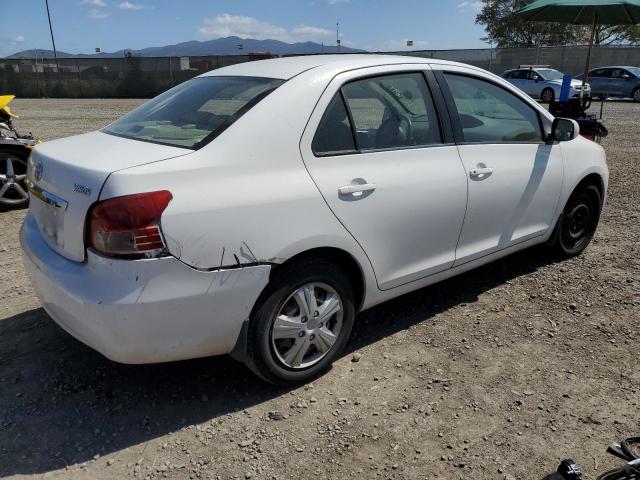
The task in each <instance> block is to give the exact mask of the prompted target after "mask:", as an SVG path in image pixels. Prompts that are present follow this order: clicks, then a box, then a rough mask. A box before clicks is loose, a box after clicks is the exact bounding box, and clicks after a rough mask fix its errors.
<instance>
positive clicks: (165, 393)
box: [0, 248, 550, 477]
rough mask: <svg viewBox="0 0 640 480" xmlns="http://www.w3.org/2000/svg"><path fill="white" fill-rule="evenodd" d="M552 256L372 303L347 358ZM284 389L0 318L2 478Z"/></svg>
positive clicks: (244, 373)
mask: <svg viewBox="0 0 640 480" xmlns="http://www.w3.org/2000/svg"><path fill="white" fill-rule="evenodd" d="M548 263H550V260H549V253H548V252H546V251H544V250H541V249H540V248H534V249H530V250H527V251H525V252H521V253H518V254H515V255H512V256H510V257H508V258H506V259H503V260H500V261H497V262H495V263H493V264H490V265H487V266H485V267H482V268H479V269H477V270H474V271H472V272H469V273H466V274H463V275H461V276H458V277H456V278H453V279H450V280H447V281H445V282H442V283H440V284H437V285H434V286H431V287H427V288H424V289H421V290H419V291H417V292H413V293H410V294H408V295H404V296H403V297H400V298H397V299H395V300H392V301H390V302H387V303H385V304H383V305H380V306H378V307H375V308H373V309H371V310H368V311H366V312H364V313H362V314H361V315H360V316H359V317H358V320H357V322H356V326H355V328H354V331H353V335H352V339H351V341H350V343H349V345H348V347H347V352H346V353H345V355H350V354H351V352H353V351H355V350H357V349H359V348H362V347H363V346H366V345H370V344H372V343H374V342H377V341H378V340H380V339H384V338H386V337H388V336H390V335H393V334H394V333H396V332H399V331H402V330H405V329H407V328H409V327H411V326H413V325H415V324H418V323H420V322H423V321H425V320H428V319H430V318H432V317H433V316H435V315H436V314H438V313H440V312H442V311H445V310H447V309H449V308H451V307H452V306H454V305H459V304H462V303H471V302H474V301H476V300H477V297H478V295H480V294H482V293H483V292H486V291H487V290H490V289H492V288H494V287H495V286H497V285H500V284H502V283H504V282H506V281H508V280H510V279H513V278H515V277H518V276H520V275H524V274H527V273H530V272H533V271H535V270H537V269H538V268H540V267H542V266H544V265H547V264H548ZM176 321H179V319H176ZM329 375H330V373H329ZM288 391H289V389H288V388H286V387H274V386H271V385H267V384H265V383H263V382H262V381H260V380H258V379H257V378H256V377H254V376H253V375H252V374H251V373H250V372H249V370H247V369H246V368H245V367H244V366H243V365H241V364H239V363H237V362H235V361H233V360H232V359H230V358H228V357H217V358H206V359H199V360H191V361H184V362H175V363H170V364H163V365H143V366H131V365H120V364H116V363H113V362H111V361H109V360H107V359H106V358H104V357H103V356H101V355H100V354H98V353H96V352H94V351H93V350H91V349H89V348H88V347H86V346H84V345H83V344H81V343H80V342H78V341H76V340H75V339H73V338H72V337H71V336H69V335H67V334H66V333H65V332H63V331H62V330H61V329H60V328H59V327H57V326H56V325H55V324H54V323H53V322H52V321H51V320H49V318H48V317H47V315H46V313H45V312H44V310H42V309H35V310H31V311H28V312H25V313H22V314H19V315H15V316H13V317H10V318H7V319H5V320H2V321H0V477H3V476H7V475H14V474H34V473H44V472H48V471H51V470H56V469H60V468H64V467H65V466H67V465H74V464H78V463H82V462H85V461H87V460H91V459H93V458H95V456H96V455H100V456H102V455H105V454H109V453H112V452H115V451H119V450H122V449H125V448H128V447H134V446H136V445H140V444H143V443H144V442H146V441H148V440H152V439H154V438H157V437H160V436H162V435H166V434H169V433H171V432H174V431H176V430H179V429H180V428H182V427H185V426H189V425H195V424H200V423H203V422H206V421H210V420H214V419H216V418H218V417H222V416H224V415H226V414H228V413H232V412H236V411H239V410H244V409H246V408H249V407H252V406H254V405H258V404H261V403H263V402H266V401H269V400H271V399H273V398H275V397H277V396H279V395H282V394H284V393H287V392H288ZM143 449H144V445H140V450H141V451H142V450H143Z"/></svg>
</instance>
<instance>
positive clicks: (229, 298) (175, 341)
mask: <svg viewBox="0 0 640 480" xmlns="http://www.w3.org/2000/svg"><path fill="white" fill-rule="evenodd" d="M20 240H21V244H22V250H23V258H24V263H25V267H26V270H27V273H28V274H29V277H30V278H31V282H32V284H33V287H34V289H35V292H36V294H37V295H38V298H39V299H40V301H41V302H42V305H43V306H44V308H45V310H46V311H47V313H48V314H49V315H50V316H51V317H52V318H53V319H54V320H55V321H56V323H58V324H59V325H60V326H61V327H62V328H64V329H65V330H66V331H67V332H69V333H70V334H71V335H73V336H74V337H76V338H77V339H79V340H80V341H82V342H83V343H85V344H87V345H89V346H90V347H92V348H94V349H95V350H98V351H99V352H101V353H102V354H103V355H105V356H106V357H108V358H110V359H112V360H114V361H117V362H121V363H158V362H168V361H174V360H183V359H187V358H195V357H202V356H209V355H219V354H225V353H229V352H231V351H232V350H233V348H234V345H235V343H236V341H237V339H238V336H239V334H240V331H241V328H242V324H243V322H244V321H245V320H246V319H247V318H248V317H249V314H250V312H251V309H252V308H253V305H254V303H255V301H256V299H257V298H258V296H259V295H260V293H261V292H262V290H263V288H264V287H265V286H266V284H267V282H268V279H269V271H270V268H271V267H270V266H268V265H259V266H252V267H244V268H236V269H229V270H216V271H212V272H202V271H198V270H194V269H192V268H191V267H188V266H187V265H185V264H183V263H182V262H180V261H179V260H177V259H176V258H174V257H165V258H158V259H149V260H117V259H110V258H104V257H101V256H99V255H96V254H94V253H92V252H89V253H88V255H87V262H86V263H77V262H74V261H71V260H68V259H66V258H64V257H62V256H61V255H59V254H58V253H56V252H54V251H53V250H52V249H51V248H50V247H49V246H48V245H47V244H46V243H45V241H44V239H43V237H42V236H41V234H40V232H39V230H38V227H37V226H36V224H35V221H34V220H33V218H32V217H31V216H30V215H28V216H27V217H26V219H25V222H24V224H23V226H22V230H21V232H20Z"/></svg>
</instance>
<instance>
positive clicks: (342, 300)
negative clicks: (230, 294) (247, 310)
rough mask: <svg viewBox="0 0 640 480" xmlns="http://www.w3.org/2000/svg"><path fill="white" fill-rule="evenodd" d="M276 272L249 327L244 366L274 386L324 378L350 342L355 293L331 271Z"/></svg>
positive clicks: (304, 265)
mask: <svg viewBox="0 0 640 480" xmlns="http://www.w3.org/2000/svg"><path fill="white" fill-rule="evenodd" d="M281 268H282V270H279V271H276V272H275V274H274V278H273V279H272V281H271V283H270V285H269V286H268V287H267V290H266V291H265V292H264V293H263V295H262V296H261V298H260V300H259V301H258V304H257V305H256V308H255V309H254V312H253V314H252V317H251V322H250V324H249V335H248V339H247V340H248V345H247V346H248V349H247V365H248V366H249V368H250V369H251V370H252V371H253V372H254V373H256V374H257V375H258V376H259V377H261V378H263V379H264V380H266V381H268V382H270V383H274V384H284V383H299V382H305V381H308V380H310V379H312V378H314V377H315V376H317V375H318V374H319V373H322V372H324V371H325V370H327V369H328V368H329V367H330V366H331V363H332V362H333V360H335V358H336V357H337V356H338V355H339V354H340V352H341V351H342V349H343V348H344V346H345V345H346V343H347V340H348V339H349V335H350V334H351V329H352V327H353V323H354V319H355V306H354V301H355V300H354V299H355V297H354V293H353V288H352V287H351V285H350V283H349V280H348V278H347V276H346V275H345V274H344V273H343V272H342V270H340V269H339V268H338V267H336V266H335V265H333V264H331V263H328V262H325V261H322V260H315V259H307V260H302V261H300V262H296V263H294V264H291V265H287V266H284V267H281Z"/></svg>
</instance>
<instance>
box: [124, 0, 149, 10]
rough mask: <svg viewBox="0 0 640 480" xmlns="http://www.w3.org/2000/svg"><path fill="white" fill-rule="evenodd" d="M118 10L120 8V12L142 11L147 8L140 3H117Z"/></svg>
mask: <svg viewBox="0 0 640 480" xmlns="http://www.w3.org/2000/svg"><path fill="white" fill-rule="evenodd" d="M118 8H120V9H121V10H142V9H144V8H147V7H146V6H144V5H142V4H141V3H131V2H129V1H126V2H121V3H119V4H118Z"/></svg>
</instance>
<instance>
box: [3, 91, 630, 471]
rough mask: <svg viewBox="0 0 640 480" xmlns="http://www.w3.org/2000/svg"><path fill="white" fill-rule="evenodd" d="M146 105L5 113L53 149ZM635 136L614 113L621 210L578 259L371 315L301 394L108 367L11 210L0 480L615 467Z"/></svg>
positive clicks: (611, 123) (507, 272) (512, 261)
mask: <svg viewBox="0 0 640 480" xmlns="http://www.w3.org/2000/svg"><path fill="white" fill-rule="evenodd" d="M137 103H138V102H137V101H131V100H108V101H100V100H78V101H75V100H16V101H15V104H14V105H12V106H13V107H14V108H15V110H16V111H17V112H18V113H19V114H20V115H21V119H20V120H19V121H18V126H19V127H20V129H21V130H24V131H29V130H32V131H33V132H34V133H36V134H37V135H38V136H41V137H42V138H43V139H45V140H50V139H54V138H57V137H62V136H66V135H71V134H75V133H79V132H84V131H88V130H92V129H95V128H98V127H100V126H102V125H104V124H106V123H108V122H109V121H110V120H112V119H115V118H116V117H118V116H119V115H121V114H123V113H124V112H126V111H127V110H129V109H130V108H133V107H134V106H135V105H136V104H137ZM638 119H640V105H638V104H631V103H624V102H612V103H608V104H607V105H606V107H605V120H606V125H607V126H608V127H609V129H610V131H611V135H610V137H609V138H607V139H606V140H605V141H604V143H603V144H604V147H605V149H606V151H607V154H608V161H609V166H610V169H611V181H610V193H609V198H608V203H607V206H606V210H605V212H604V216H603V218H602V222H601V225H600V228H599V231H598V234H597V236H596V238H595V240H594V242H593V244H592V245H591V247H590V248H589V249H588V250H587V251H586V252H585V253H584V254H583V255H582V256H580V257H578V258H575V259H572V260H568V261H563V262H553V261H551V260H550V259H549V257H548V255H547V252H546V251H545V250H543V249H540V248H536V249H532V250H529V251H526V252H523V253H520V254H517V255H513V256H511V257H509V258H507V259H504V260H502V261H499V262H497V263H494V264H492V265H489V266H487V267H484V268H481V269H479V270H476V271H474V272H470V273H468V274H465V275H462V276H460V277H458V278H455V279H452V280H449V281H447V282H445V283H442V284H439V285H436V286H433V287H429V288H426V289H423V290H420V291H418V292H415V293H412V294H409V295H406V296H404V297H402V298H399V299H396V300H394V301H392V302H389V303H387V304H385V305H382V306H379V307H376V308H374V309H372V310H370V311H367V312H364V313H362V314H361V315H360V316H359V317H358V321H357V324H356V328H355V331H354V335H353V338H352V340H351V342H350V343H349V346H348V352H347V353H346V354H345V355H344V356H343V357H342V358H341V359H340V360H339V361H338V362H337V363H336V364H335V366H334V368H333V369H332V371H330V372H329V373H327V374H326V375H324V376H323V377H321V378H319V379H317V380H316V381H314V382H313V383H312V384H308V385H306V386H303V387H301V388H296V389H286V388H275V387H272V386H269V385H266V384H264V383H262V382H261V381H259V380H258V379H256V378H255V377H254V376H253V375H252V374H251V373H250V372H249V371H248V370H247V369H246V368H245V367H244V366H243V365H241V364H238V363H235V362H234V361H233V360H231V359H229V358H224V357H223V358H207V359H201V360H195V361H187V362H180V363H173V364H167V365H151V366H125V365H118V364H115V363H113V362H111V361H109V360H106V359H105V358H103V357H102V356H101V355H100V354H98V353H96V352H94V351H92V350H90V349H89V348H87V347H85V346H84V345H82V344H81V343H80V342H78V341H76V340H74V339H73V338H72V337H70V336H69V335H67V334H66V333H65V332H63V331H62V330H61V329H60V328H59V327H57V326H56V325H55V324H54V323H53V322H52V321H51V320H50V319H49V318H48V317H47V315H46V314H45V312H44V311H43V309H42V308H41V307H40V305H39V303H38V300H37V298H35V296H34V294H33V291H32V289H31V286H30V284H29V281H28V279H27V278H26V276H25V273H24V270H23V267H22V262H21V259H20V249H19V245H18V230H19V228H20V223H21V221H22V219H23V217H24V214H25V212H24V211H14V212H9V213H0V299H1V300H0V477H5V476H9V477H14V478H22V477H36V476H38V477H42V476H44V477H47V478H71V479H80V478H82V479H84V478H170V479H186V478H190V479H208V478H213V479H216V478H220V479H232V478H239V479H249V478H255V479H287V478H296V479H307V478H309V479H310V478H314V479H317V478H346V477H351V478H390V479H405V478H406V479H431V478H445V479H463V478H464V479H502V478H509V479H514V478H517V479H540V478H542V477H543V475H544V474H546V473H549V472H550V471H553V470H554V469H555V467H556V466H557V464H558V462H559V461H560V460H561V459H563V458H566V457H571V458H574V459H575V460H576V461H577V462H578V463H579V464H580V465H581V466H582V468H583V470H584V471H585V473H586V475H585V478H587V479H590V478H595V473H596V472H602V471H604V470H606V469H608V468H613V467H614V466H617V465H619V464H620V462H619V461H617V460H616V459H614V458H613V457H609V456H608V455H607V454H606V453H605V448H606V446H607V444H608V443H609V442H611V441H614V440H620V439H622V437H625V436H630V435H633V434H635V435H638V434H640V408H639V402H640V370H639V369H638V345H639V340H640V335H639V332H638V326H639V324H640V245H639V243H638V238H639V236H640V213H639V210H638V204H639V203H640V188H639V187H638V169H639V168H640V163H639V160H640V158H639V156H640V154H639V151H640V122H638ZM179 321H180V319H176V322H179ZM355 352H357V353H359V354H361V358H360V360H359V361H358V362H354V361H353V360H354V359H355V358H354V356H353V354H354V353H355Z"/></svg>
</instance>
